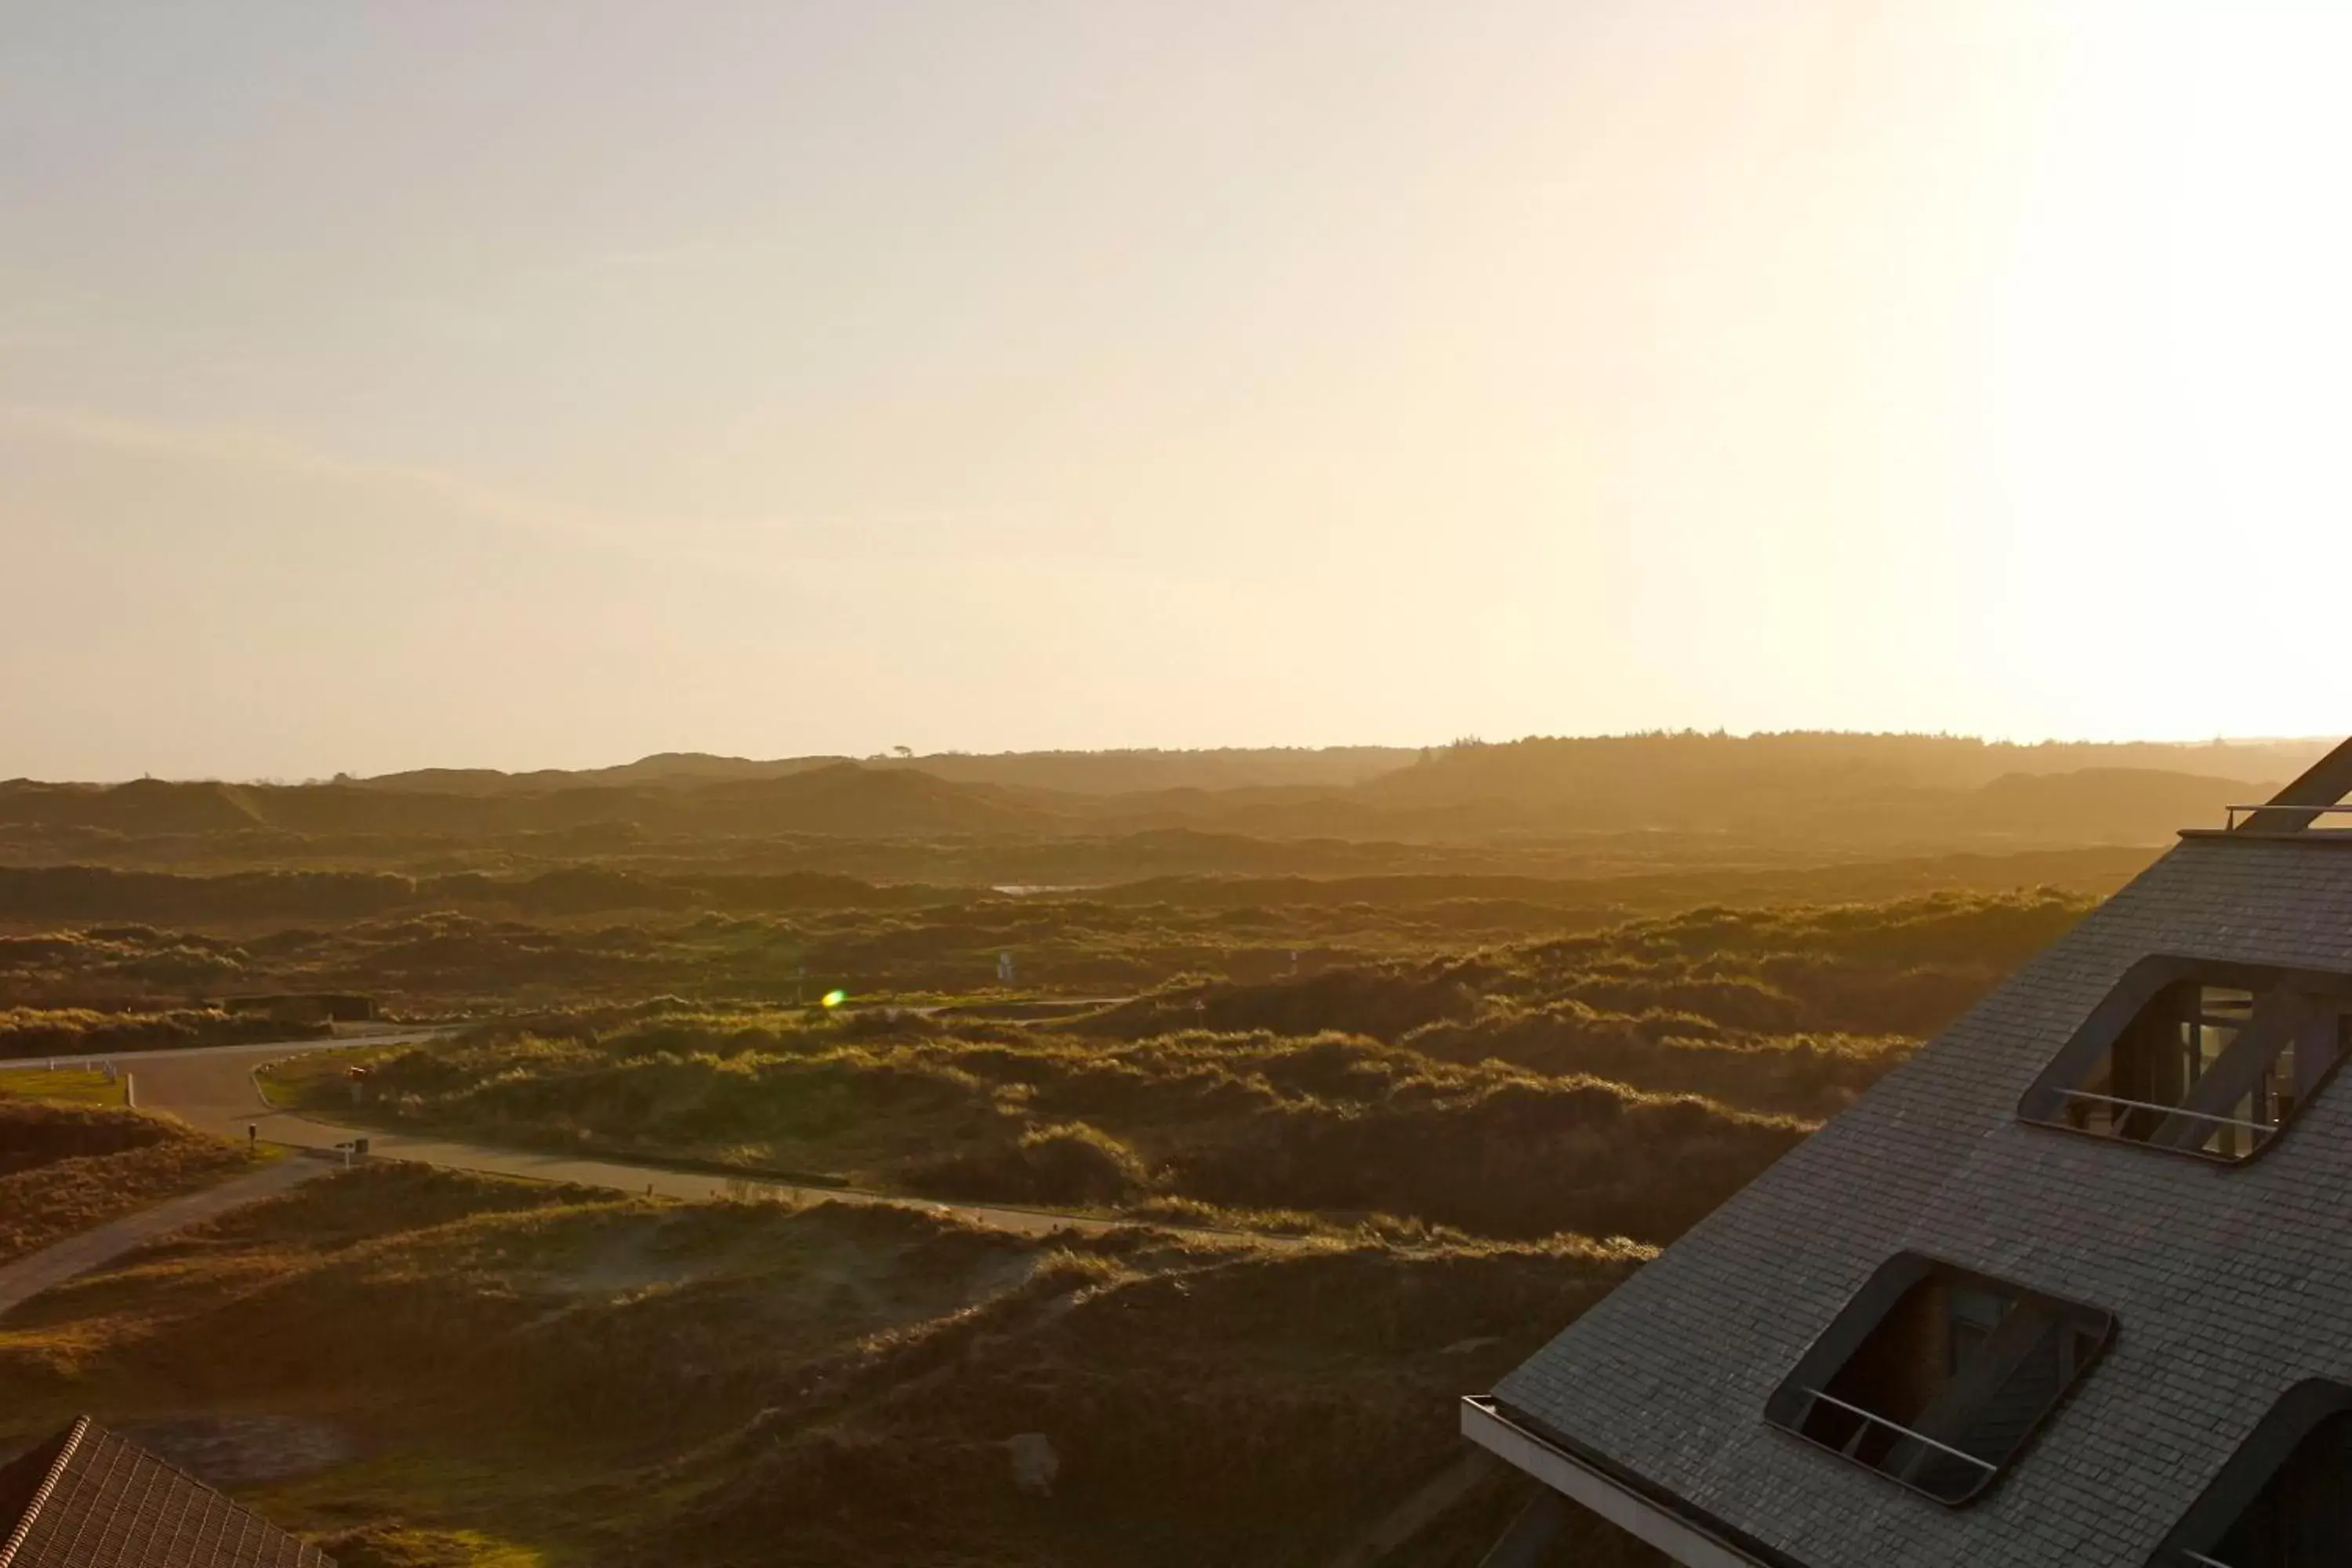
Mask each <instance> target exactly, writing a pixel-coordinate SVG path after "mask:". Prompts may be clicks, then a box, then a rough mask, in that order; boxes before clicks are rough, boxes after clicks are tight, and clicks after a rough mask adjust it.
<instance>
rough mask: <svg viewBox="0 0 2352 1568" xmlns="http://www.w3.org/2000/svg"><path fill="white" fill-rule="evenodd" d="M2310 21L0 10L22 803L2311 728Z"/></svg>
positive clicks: (2318, 485)
mask: <svg viewBox="0 0 2352 1568" xmlns="http://www.w3.org/2000/svg"><path fill="white" fill-rule="evenodd" d="M2347 47H2352V12H2346V11H2339V10H2337V9H2336V8H2334V7H2329V6H2324V5H2287V4H2279V3H2268V0H2263V3H2255V4H2229V5H2224V4H2221V0H2212V3H2210V4H2203V5H2191V4H2181V3H2152V0H2151V3H2145V4H2135V5H2126V4H2123V3H2121V0H2104V3H2096V4H2094V3H2087V0H2083V3H2069V0H2048V3H2041V4H2014V5H2012V4H2005V3H1991V0H1953V3H1950V4H1902V5H1892V4H1864V3H1845V0H1639V3H1620V4H1613V5H1604V4H1592V3H1583V0H1574V3H1570V0H1545V3H1540V4H1538V3H1529V4H1509V3H1499V0H1497V3H1488V0H1465V3H1461V4H1450V5H1430V4H1422V5H1361V4H1356V3H1352V0H1350V3H1344V4H1343V3H1331V4H1319V3H1311V0H1286V3H1284V4H1259V3H1251V4H1221V3H1213V4H1200V5H1172V4H1171V5H1133V4H1121V3H1103V0H1087V3H1084V4H1057V3H1047V0H1040V3H1036V4H1023V5H1000V4H971V3H968V0H967V3H958V4H917V3H904V4H901V3H888V4H870V5H847V4H840V5H835V4H792V5H684V6H651V5H623V4H575V5H565V6H562V7H555V6H522V5H509V6H485V5H457V4H414V5H391V4H379V5H334V6H321V5H290V4H278V5H258V4H222V5H207V6H170V5H155V6H152V7H145V8H132V7H127V6H92V5H67V4H57V3H41V4H35V5H26V6H21V7H16V8H14V9H12V12H11V16H10V19H9V22H8V25H7V27H6V28H5V33H0V586H5V607H6V613H5V616H0V659H5V670H6V673H7V679H5V682H0V776H6V775H10V774H18V773H22V774H32V775H37V776H42V777H52V778H55V777H70V778H121V777H129V776H135V775H137V774H140V773H146V772H152V773H158V774H169V775H198V774H207V775H209V774H216V775H226V776H236V777H253V776H268V775H276V776H288V777H299V776H305V775H319V774H325V773H332V772H335V771H337V770H350V771H352V772H357V773H370V772H379V771H384V770H390V769H394V768H402V767H410V766H415V765H419V764H424V763H438V764H446V765H453V766H455V765H468V764H471V765H485V766H498V767H508V768H523V767H539V766H581V765H593V764H596V763H610V762H616V761H620V760H623V759H625V758H628V757H633V756H636V755H639V754H642V753H645V752H654V751H659V750H673V749H675V750H686V749H692V750H700V751H710V752H727V753H734V754H744V755H754V756H778V755H786V754H793V753H818V752H846V753H852V754H864V753H867V752H874V751H877V750H879V749H881V748H884V747H886V746H890V745H896V744H907V745H910V746H912V747H914V748H916V749H917V750H919V751H924V752H930V751H940V750H947V749H952V748H962V749H971V750H986V751H997V750H1006V749H1017V748H1047V747H1072V748H1076V747H1108V746H1171V747H1172V746H1215V745H1258V744H1300V745H1308V744H1324V743H1339V742H1389V743H1400V744H1420V743H1424V742H1443V741H1444V740H1447V739H1450V738H1452V737H1454V736H1456V735H1462V734H1474V733H1475V734H1480V735H1484V736H1486V738H1488V739H1504V738H1508V737H1512V736H1517V735H1523V734H1528V733H1553V734H1569V733H1590V732H1602V731H1625V730H1633V729H1646V728H1654V727H1660V726H1667V727H1680V726H1691V727H1697V728H1705V729H1713V728H1717V727H1727V728H1730V729H1733V730H1738V731H1748V730H1758V729H1786V728H1799V727H1801V728H1850V729H1872V730H1906V731H1936V730H1948V731H1965V732H1971V733H1985V734H1991V735H2001V736H2012V737H2018V738H2026V739H2032V738H2040V737H2045V736H2053V735H2054V736H2067V737H2084V738H2121V737H2139V738H2150V739H2163V738H2190V737H2210V736H2212V735H2215V734H2217V733H2223V732H2227V733H2231V734H2239V735H2247V734H2316V733H2324V732H2328V731H2341V730H2342V729H2343V728H2344V727H2345V713H2344V709H2343V703H2342V701H2341V700H2340V696H2339V697H2338V698H2337V699H2336V700H2330V697H2329V694H2330V693H2331V692H2335V693H2340V692H2341V690H2342V689H2343V681H2344V678H2343V675H2342V672H2341V665H2342V663H2343V660H2344V658H2345V653H2344V647H2343V643H2342V638H2341V637H2340V636H2339V635H2337V633H2338V626H2337V621H2336V617H2334V616H2330V615H2327V614H2326V613H2324V611H2325V609H2326V604H2325V602H2324V601H2320V600H2319V599H2318V597H2317V595H2312V596H2311V599H2310V600H2309V601H2308V602H2306V600H2305V597H2304V595H2300V594H2298V593H2297V592H2295V584H2296V581H2297V580H2296V579H2295V578H2294V577H2293V576H2288V577H2286V578H2285V579H2284V582H2285V584H2286V591H2285V592H2284V594H2281V593H2280V592H2279V590H2278V588H2276V587H2275V586H2273V585H2272V584H2264V585H2263V589H2262V590H2261V591H2262V592H2263V594H2264V595H2266V598H2265V599H2264V600H2263V601H2261V602H2257V601H2255V600H2254V599H2253V598H2252V591H2253V584H2252V581H2251V579H2252V575H2253V566H2254V563H2256V562H2261V563H2264V564H2265V565H2270V564H2271V563H2283V564H2285V565H2288V566H2296V565H2316V564H2322V563H2326V562H2329V561H2332V560H2334V559H2336V558H2338V557H2340V556H2341V555H2342V554H2343V553H2344V552H2345V541H2346V537H2347V530H2346V526H2345V507H2346V502H2347V500H2352V481H2347V478H2346V475H2345V472H2344V468H2343V465H2342V462H2341V460H2340V458H2339V456H2338V449H2339V447H2340V445H2341V441H2342V432H2343V430H2344V428H2345V426H2346V425H2347V415H2352V408H2347V402H2352V395H2347V390H2346V386H2347V383H2346V380H2345V377H2344V375H2343V366H2344V365H2345V364H2346V363H2347V359H2352V307H2347V288H2346V285H2345V279H2347V277H2352V217H2347V209H2346V207H2345V205H2344V204H2343V202H2342V201H2341V200H2340V199H2339V198H2338V197H2337V195H2336V185H2337V184H2338V181H2337V179H2336V173H2337V171H2336V153H2337V152H2338V151H2339V150H2340V149H2341V148H2342V147H2344V146H2345V145H2347V140H2348V139H2352V108H2348V107H2347V99H2346V97H2345V95H2344V94H2343V92H2342V90H2341V87H2340V81H2339V78H2340V76H2341V71H2342V64H2343V61H2344V60H2345V59H2346V58H2347ZM2274 570H2275V568H2273V571H2274ZM2265 575H2268V574H2267V573H2266V574H2265ZM2268 595H2278V596H2277V598H2276V602H2275V603H2273V602H2270V601H2269V599H2268V597H2267V596H2268Z"/></svg>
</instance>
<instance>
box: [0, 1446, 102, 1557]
mask: <svg viewBox="0 0 2352 1568" xmlns="http://www.w3.org/2000/svg"><path fill="white" fill-rule="evenodd" d="M89 1426H90V1421H89V1416H87V1415H78V1416H76V1417H74V1424H73V1426H71V1427H70V1428H69V1429H68V1431H67V1433H66V1440H65V1442H64V1443H63V1444H62V1445H61V1446H60V1447H58V1456H57V1458H54V1459H51V1460H50V1461H49V1473H48V1474H47V1475H46V1476H43V1477H42V1478H41V1484H40V1486H39V1487H38V1488H37V1489H35V1491H34V1493H33V1500H32V1501H31V1502H28V1503H26V1505H25V1517H24V1518H22V1519H20V1520H18V1521H16V1529H15V1530H12V1531H9V1532H8V1539H7V1541H6V1542H0V1568H8V1564H10V1563H14V1562H15V1561H16V1553H17V1552H19V1551H21V1550H23V1548H24V1545H25V1538H26V1536H29V1535H31V1534H32V1533H33V1521H35V1520H37V1519H38V1518H40V1517H41V1505H42V1504H43V1503H45V1502H47V1501H48V1500H49V1494H50V1493H51V1492H53V1491H55V1490H57V1489H58V1481H59V1480H61V1479H64V1477H65V1473H66V1467H67V1466H68V1465H70V1464H72V1463H73V1457H74V1450H75V1449H77V1448H79V1447H81V1440H82V1437H83V1436H84V1435H85V1434H87V1433H88V1432H89Z"/></svg>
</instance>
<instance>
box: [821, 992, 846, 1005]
mask: <svg viewBox="0 0 2352 1568" xmlns="http://www.w3.org/2000/svg"><path fill="white" fill-rule="evenodd" d="M822 1000H823V1001H824V1005H826V1006H828V1007H838V1006H840V1005H842V1004H843V1003H844V1002H846V1001H848V1000H849V993H848V992H846V991H828V992H826V993H825V994H824V997H823V998H822Z"/></svg>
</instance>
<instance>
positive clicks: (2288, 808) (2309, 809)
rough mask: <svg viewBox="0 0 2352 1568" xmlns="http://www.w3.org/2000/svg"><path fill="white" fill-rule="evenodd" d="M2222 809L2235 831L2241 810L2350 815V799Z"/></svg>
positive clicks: (2248, 812) (2309, 814)
mask: <svg viewBox="0 0 2352 1568" xmlns="http://www.w3.org/2000/svg"><path fill="white" fill-rule="evenodd" d="M2223 809H2224V810H2226V811H2228V812H2229V814H2230V831H2231V832H2232V833H2235V832H2236V831H2238V813H2240V812H2244V813H2246V814H2247V815H2248V816H2252V815H2253V814H2255V813H2256V812H2263V811H2275V812H2280V813H2285V812H2300V813H2302V814H2303V815H2304V816H2352V801H2347V802H2346V803H2344V804H2343V805H2272V804H2268V803H2265V804H2263V805H2232V806H2225V807H2224V808H2223Z"/></svg>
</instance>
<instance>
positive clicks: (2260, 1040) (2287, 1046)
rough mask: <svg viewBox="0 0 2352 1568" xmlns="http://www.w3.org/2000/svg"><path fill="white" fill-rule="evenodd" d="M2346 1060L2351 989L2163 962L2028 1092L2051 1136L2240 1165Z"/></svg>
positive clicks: (2025, 1105)
mask: <svg viewBox="0 0 2352 1568" xmlns="http://www.w3.org/2000/svg"><path fill="white" fill-rule="evenodd" d="M2347 1055H2352V975H2343V974H2333V973H2321V972H2315V971H2306V970H2291V969H2274V968H2266V967H2261V966H2257V965H2251V964H2233V963H2200V962H2197V961H2195V960H2190V959H2179V958H2159V959H2153V960H2150V961H2148V962H2147V963H2142V964H2140V965H2138V966H2137V967H2136V968H2134V969H2133V971H2132V972H2131V973H2130V974H2128V975H2126V977H2125V979H2124V983H2123V984H2121V985H2119V986H2118V987H2116V992H2115V994H2113V995H2111V996H2110V997H2109V998H2108V999H2107V1001H2106V1002H2105V1004H2103V1005H2101V1007H2100V1008H2099V1010H2098V1011H2097V1012H2095V1013H2094V1014H2093V1015H2092V1016H2091V1019H2090V1021H2089V1022H2088V1023H2087V1024H2085V1025H2084V1026H2083V1028H2082V1029H2080V1030H2079V1031H2077V1032H2076V1034H2075V1036H2074V1039H2072V1040H2070V1041H2069V1042H2067V1045H2066V1047H2065V1048H2064V1049H2063V1050H2062V1051H2060V1052H2059V1054H2058V1056H2057V1058H2056V1059H2055V1060H2054V1061H2053V1062H2052V1063H2051V1066H2050V1068H2049V1070H2048V1071H2046V1072H2044V1073H2043V1074H2042V1077H2041V1078H2040V1079H2038V1080H2037V1081H2036V1082H2035V1083H2034V1086H2033V1088H2032V1089H2030V1090H2028V1091H2027V1093H2026V1096H2025V1099H2024V1100H2023V1102H2022V1103H2021V1105H2020V1106H2019V1108H2018V1114H2019V1115H2020V1116H2021V1117H2022V1118H2023V1119H2024V1120H2026V1121H2032V1122H2037V1123H2040V1124H2041V1125H2043V1126H2047V1127H2063V1128H2067V1129H2070V1130H2072V1131H2077V1132H2088V1133H2092V1134H2094V1135H2095V1136H2098V1137H2103V1138H2115V1139H2120V1140H2122V1141H2124V1142H2132V1143H2145V1144H2147V1145H2149V1146H2151V1147H2154V1148H2159V1149H2169V1150H2172V1151H2175V1152H2179V1153H2185V1154H2198V1155H2201V1156H2203V1157H2205V1158H2207V1159H2210V1160H2221V1161H2226V1162H2235V1161H2239V1160H2244V1159H2247V1158H2249V1157H2251V1156H2252V1155H2254V1154H2257V1153H2260V1152H2262V1151H2263V1149H2265V1148H2267V1147H2268V1146H2269V1145H2270V1144H2271V1143H2272V1142H2273V1141H2275V1140H2276V1138H2277V1137H2278V1135H2279V1134H2280V1133H2281V1132H2282V1131H2284V1130H2285V1128H2286V1126H2287V1124H2288V1123H2289V1122H2291V1121H2294V1117H2295V1114H2296V1112H2298V1111H2299V1110H2302V1108H2303V1107H2304V1106H2305V1105H2306V1104H2308V1103H2310V1101H2311V1099H2312V1097H2313V1096H2314V1095H2315V1094H2317V1093H2318V1092H2319V1089H2320V1086H2321V1085H2322V1084H2324V1083H2326V1081H2327V1079H2328V1076H2329V1075H2330V1074H2332V1073H2333V1072H2334V1071H2335V1070H2336V1066H2337V1064H2339V1063H2340V1062H2342V1061H2343V1060H2344V1058H2346V1057H2347Z"/></svg>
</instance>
